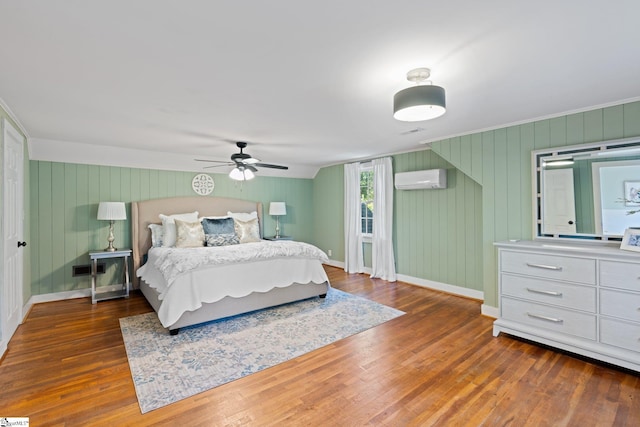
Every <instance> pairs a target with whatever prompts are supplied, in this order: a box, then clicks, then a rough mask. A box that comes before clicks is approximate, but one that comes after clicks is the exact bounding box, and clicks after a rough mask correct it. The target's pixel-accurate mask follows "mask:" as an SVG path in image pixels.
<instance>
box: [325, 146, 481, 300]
mask: <svg viewBox="0 0 640 427" xmlns="http://www.w3.org/2000/svg"><path fill="white" fill-rule="evenodd" d="M392 160H393V168H394V172H408V171H414V170H423V169H437V168H445V169H447V180H448V184H447V189H443V190H411V191H398V190H394V199H395V200H394V252H395V258H396V270H397V272H398V274H404V275H408V276H411V277H416V278H420V279H425V280H432V281H437V282H442V283H447V284H451V285H456V286H461V287H465V288H469V289H475V290H482V257H481V251H480V247H481V242H482V239H481V231H482V222H481V218H482V216H481V210H482V208H481V204H482V201H481V199H482V196H481V190H480V186H479V185H478V184H477V183H476V182H474V181H473V180H472V179H470V178H469V177H467V176H465V175H464V174H463V173H462V172H460V171H459V170H456V169H455V168H453V166H452V165H451V164H449V163H448V162H446V161H445V160H444V159H443V158H442V157H440V156H439V155H437V154H436V153H434V152H433V151H431V150H423V151H418V152H413V153H405V154H398V155H395V156H392ZM343 171H344V166H343V165H337V166H330V167H326V168H322V169H321V170H320V171H319V172H318V174H317V175H316V178H315V179H314V183H313V196H314V206H315V212H316V214H315V222H314V230H315V240H314V243H315V244H316V245H317V246H318V247H320V248H321V249H323V250H325V251H326V250H328V249H331V250H332V251H333V256H332V257H331V258H332V259H335V260H338V261H344V172H343ZM364 253H365V265H370V258H371V257H370V253H371V251H370V248H369V245H365V249H364Z"/></svg>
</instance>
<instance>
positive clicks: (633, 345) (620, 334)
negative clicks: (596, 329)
mask: <svg viewBox="0 0 640 427" xmlns="http://www.w3.org/2000/svg"><path fill="white" fill-rule="evenodd" d="M600 342H601V343H603V344H608V345H613V346H616V347H620V348H624V349H627V350H631V351H639V352H640V324H637V323H629V322H624V321H621V320H615V319H609V318H606V317H601V318H600Z"/></svg>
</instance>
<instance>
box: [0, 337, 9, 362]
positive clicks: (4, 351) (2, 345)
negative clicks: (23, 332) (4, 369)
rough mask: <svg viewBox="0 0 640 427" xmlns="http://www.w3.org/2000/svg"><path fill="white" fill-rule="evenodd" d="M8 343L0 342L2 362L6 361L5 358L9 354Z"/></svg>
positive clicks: (0, 360)
mask: <svg viewBox="0 0 640 427" xmlns="http://www.w3.org/2000/svg"><path fill="white" fill-rule="evenodd" d="M8 344H9V343H8V342H7V341H5V340H2V341H0V362H2V361H3V360H4V356H5V354H6V353H7V348H8V347H7V346H8Z"/></svg>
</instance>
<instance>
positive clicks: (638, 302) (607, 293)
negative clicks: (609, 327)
mask: <svg viewBox="0 0 640 427" xmlns="http://www.w3.org/2000/svg"><path fill="white" fill-rule="evenodd" d="M600 314H604V315H606V316H613V317H619V318H621V319H627V320H632V321H634V322H640V294H633V293H630V292H621V291H614V290H612V289H600Z"/></svg>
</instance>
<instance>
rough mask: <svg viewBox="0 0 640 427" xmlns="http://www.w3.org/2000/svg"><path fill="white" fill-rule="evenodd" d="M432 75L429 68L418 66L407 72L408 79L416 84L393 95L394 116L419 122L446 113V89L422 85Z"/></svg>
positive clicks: (402, 119) (397, 118)
mask: <svg viewBox="0 0 640 427" xmlns="http://www.w3.org/2000/svg"><path fill="white" fill-rule="evenodd" d="M430 75H431V70H430V69H428V68H416V69H414V70H411V71H409V72H408V73H407V80H409V81H410V82H414V83H416V86H413V87H410V88H407V89H403V90H401V91H400V92H398V93H396V95H395V96H394V97H393V118H395V119H396V120H401V121H403V122H418V121H421V120H431V119H435V118H436V117H440V116H441V115H443V114H444V113H445V111H447V110H446V103H445V94H444V89H443V88H441V87H440V86H434V85H433V84H431V81H429V84H428V85H420V83H421V82H424V81H426V80H427V79H428V78H429V76H430Z"/></svg>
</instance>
